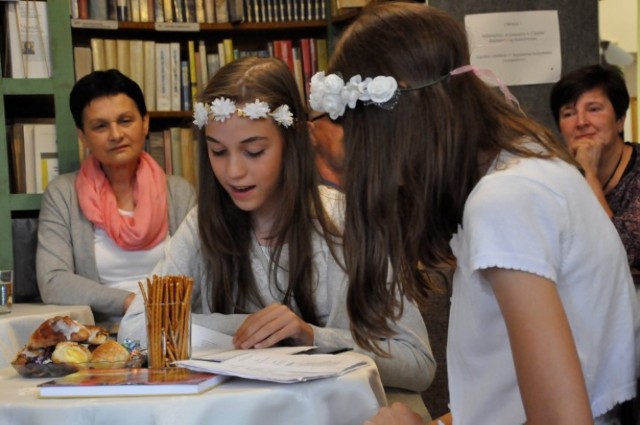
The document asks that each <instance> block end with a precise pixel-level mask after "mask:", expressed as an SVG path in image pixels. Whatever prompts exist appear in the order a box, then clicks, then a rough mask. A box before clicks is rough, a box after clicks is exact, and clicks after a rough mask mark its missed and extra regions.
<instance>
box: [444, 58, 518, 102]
mask: <svg viewBox="0 0 640 425" xmlns="http://www.w3.org/2000/svg"><path fill="white" fill-rule="evenodd" d="M465 72H473V73H474V74H475V75H476V76H477V77H478V78H484V79H487V80H489V81H490V82H492V83H495V84H496V85H497V86H498V88H499V89H500V91H501V92H502V94H503V95H504V97H505V99H507V100H508V101H510V102H512V103H514V104H515V105H516V106H517V107H518V109H520V102H518V99H516V97H515V96H514V95H513V93H511V92H510V91H509V89H508V88H507V85H506V84H505V83H504V82H503V81H502V80H501V79H500V78H498V77H496V75H495V74H494V73H493V72H492V71H491V70H489V69H484V68H478V67H477V66H474V65H463V66H460V67H458V68H456V69H454V70H452V71H451V72H450V73H449V75H452V76H453V75H460V74H464V73H465Z"/></svg>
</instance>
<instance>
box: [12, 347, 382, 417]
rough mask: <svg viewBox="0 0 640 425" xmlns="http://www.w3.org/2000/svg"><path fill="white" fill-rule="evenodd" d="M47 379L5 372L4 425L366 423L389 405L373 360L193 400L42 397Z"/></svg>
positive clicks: (236, 385) (239, 384)
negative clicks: (323, 375)
mask: <svg viewBox="0 0 640 425" xmlns="http://www.w3.org/2000/svg"><path fill="white" fill-rule="evenodd" d="M340 355H358V354H354V353H349V354H340ZM367 359H368V358H367ZM46 380H47V379H24V378H21V377H20V376H18V375H17V374H16V373H15V371H14V370H13V369H11V368H5V369H0V424H2V425H24V424H29V425H54V424H56V425H57V424H65V423H68V424H73V425H85V424H92V425H97V424H103V425H129V424H131V425H145V424H149V425H151V424H154V425H164V424H166V425H191V424H193V425H213V424H215V425H218V424H223V425H226V424H233V425H244V424H246V425H271V424H273V425H288V424H290V425H361V424H362V423H363V422H364V420H366V419H367V418H368V417H370V416H373V415H374V414H375V413H376V412H377V411H378V408H379V406H380V405H384V404H386V398H385V395H384V390H383V388H382V384H381V382H380V376H379V374H378V370H377V368H376V367H375V365H374V363H373V362H372V361H371V360H370V359H368V365H367V366H366V367H363V368H360V369H357V370H355V371H353V372H350V373H348V374H346V375H343V376H340V377H337V378H329V379H322V380H317V381H310V382H303V383H297V384H274V383H269V382H260V381H250V380H244V379H239V378H237V379H232V380H230V381H227V382H225V383H223V384H222V385H220V386H218V387H215V388H213V389H211V390H209V391H207V392H204V393H202V394H198V395H188V396H152V397H147V396H141V397H128V398H125V397H105V398H75V399H73V398H67V399H41V398H39V397H38V389H37V387H36V386H37V385H38V384H39V383H42V382H44V381H46Z"/></svg>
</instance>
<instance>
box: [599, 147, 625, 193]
mask: <svg viewBox="0 0 640 425" xmlns="http://www.w3.org/2000/svg"><path fill="white" fill-rule="evenodd" d="M623 155H624V146H622V150H621V151H620V157H619V158H618V162H616V166H615V167H614V168H613V172H612V173H611V175H610V176H609V178H608V179H607V181H606V182H604V184H603V185H602V188H603V189H605V188H606V187H607V186H608V185H609V182H611V179H612V178H613V176H614V175H615V174H616V171H618V167H619V166H620V162H622V156H623Z"/></svg>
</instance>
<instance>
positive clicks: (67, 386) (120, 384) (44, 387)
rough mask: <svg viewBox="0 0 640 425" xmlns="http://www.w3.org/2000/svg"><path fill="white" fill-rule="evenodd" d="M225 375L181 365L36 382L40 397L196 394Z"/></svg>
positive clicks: (84, 372) (79, 374) (87, 371)
mask: <svg viewBox="0 0 640 425" xmlns="http://www.w3.org/2000/svg"><path fill="white" fill-rule="evenodd" d="M225 380H226V377H225V376H222V375H217V374H211V373H203V372H195V371H191V370H189V369H185V368H181V367H171V368H164V369H142V368H139V369H136V368H133V369H83V370H80V371H78V372H76V373H72V374H71V375H67V376H63V377H61V378H57V379H54V380H51V381H47V382H45V383H42V384H40V385H38V387H39V389H40V397H103V396H112V397H118V396H130V395H168V394H198V393H201V392H204V391H206V390H208V389H211V388H213V387H214V386H216V385H219V384H221V383H222V382H223V381H225Z"/></svg>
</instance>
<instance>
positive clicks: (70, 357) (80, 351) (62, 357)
mask: <svg viewBox="0 0 640 425" xmlns="http://www.w3.org/2000/svg"><path fill="white" fill-rule="evenodd" d="M51 360H52V361H53V362H54V363H72V364H78V363H89V362H90V361H91V352H90V351H89V349H88V348H87V347H85V346H84V345H82V344H78V343H77V342H74V341H64V342H60V343H58V345H56V349H55V350H53V353H52V354H51ZM87 366H88V365H87Z"/></svg>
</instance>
